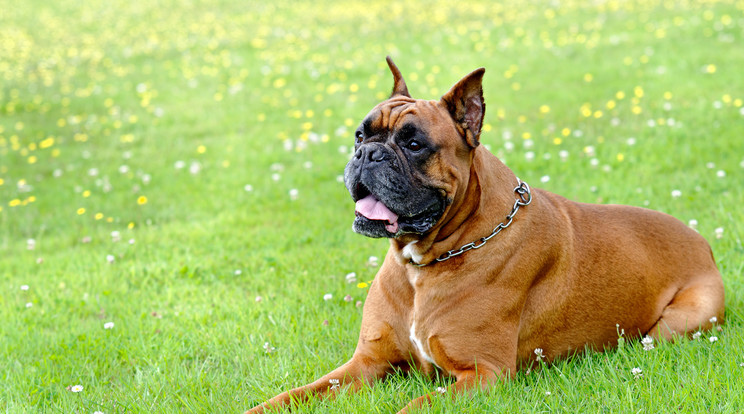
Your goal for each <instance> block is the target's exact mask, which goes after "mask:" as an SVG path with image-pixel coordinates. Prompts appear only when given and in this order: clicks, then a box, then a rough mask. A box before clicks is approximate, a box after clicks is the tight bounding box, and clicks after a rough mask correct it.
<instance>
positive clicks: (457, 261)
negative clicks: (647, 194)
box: [249, 58, 724, 413]
mask: <svg viewBox="0 0 744 414" xmlns="http://www.w3.org/2000/svg"><path fill="white" fill-rule="evenodd" d="M388 65H389V66H390V70H391V71H392V72H393V75H394V78H395V83H394V88H393V94H392V96H391V97H390V98H389V99H388V100H386V101H384V102H382V103H380V104H379V105H377V106H376V107H375V108H374V109H372V111H371V112H370V113H369V114H368V115H367V117H366V118H365V119H364V121H363V122H362V124H361V126H360V127H359V129H358V130H357V131H356V146H355V150H356V152H355V154H354V156H353V158H352V159H351V161H349V164H348V165H347V166H346V171H345V182H346V186H347V188H348V190H349V192H350V193H351V196H352V198H353V199H354V201H356V203H357V207H356V210H357V211H356V213H357V217H356V220H355V221H354V230H355V231H356V232H358V233H361V234H363V235H366V236H370V237H387V238H390V249H389V250H388V253H387V256H386V257H385V262H384V263H383V264H382V267H381V268H380V271H379V272H378V274H377V276H376V277H375V280H374V283H373V284H372V286H371V288H370V290H369V296H368V297H367V301H366V303H365V305H364V314H363V319H362V327H361V333H360V335H359V342H358V344H357V348H356V351H355V352H354V356H353V357H352V358H351V360H350V361H349V362H347V363H346V364H344V365H342V366H341V367H339V368H337V369H336V370H334V371H332V372H331V373H329V374H327V375H325V376H323V377H322V378H320V379H319V380H317V381H315V382H313V383H311V384H309V385H306V386H304V387H299V388H296V389H294V390H291V391H289V392H284V393H282V394H279V395H278V396H276V397H274V398H272V399H271V400H269V401H267V402H265V403H263V404H262V405H259V406H257V407H254V408H253V409H251V410H250V411H249V413H258V412H263V411H264V409H265V408H269V407H280V406H283V405H286V404H289V403H290V402H291V401H293V400H299V401H301V400H304V399H306V398H307V397H308V396H309V395H310V394H314V395H327V394H332V393H334V392H335V391H336V389H337V388H339V387H340V386H343V385H347V384H350V385H351V386H352V388H354V389H356V388H358V387H360V386H361V385H362V384H364V383H371V382H372V381H374V380H377V379H379V378H381V377H383V376H385V375H386V374H387V373H389V372H391V371H392V370H393V369H394V368H396V367H397V368H401V369H403V370H407V369H409V368H411V367H415V368H417V369H419V370H421V371H423V372H424V373H431V372H433V370H434V368H435V367H437V368H439V369H440V370H442V371H443V372H445V373H447V374H450V375H453V376H454V377H455V378H456V382H455V383H454V384H453V385H452V386H451V387H450V389H449V390H446V391H445V392H462V391H463V390H466V389H473V388H478V387H483V386H491V385H493V384H495V383H497V382H498V380H500V379H504V378H508V377H510V376H511V375H513V374H514V373H515V372H516V370H517V367H519V366H521V367H524V366H529V365H530V364H531V363H532V362H534V361H535V359H536V358H537V357H538V355H536V354H541V356H542V357H543V358H545V359H546V360H547V361H551V360H553V359H554V358H558V357H562V356H566V355H570V354H571V353H573V352H576V351H579V350H583V349H585V348H587V347H588V348H590V349H595V350H603V349H605V348H607V347H612V346H615V345H616V344H617V339H618V328H619V329H623V330H624V331H625V332H626V333H627V334H628V336H629V337H631V338H633V337H636V338H637V337H639V336H643V335H650V336H651V337H654V338H667V339H669V338H673V337H675V336H678V335H685V334H687V333H689V332H691V331H694V330H697V329H709V328H710V327H711V326H712V324H713V321H711V318H712V317H716V318H717V320H718V322H723V312H724V297H723V296H724V294H723V281H722V280H721V275H720V274H719V272H718V270H717V268H716V265H715V262H714V260H713V255H712V252H711V249H710V247H709V245H708V243H707V242H706V241H705V240H704V239H703V238H702V237H701V236H700V235H698V234H697V233H696V232H695V231H693V230H691V229H689V228H688V227H687V226H685V225H684V224H682V223H681V222H680V221H678V220H676V219H675V218H673V217H671V216H668V215H666V214H662V213H658V212H655V211H651V210H646V209H641V208H636V207H626V206H617V205H607V206H604V205H591V204H582V203H576V202H572V201H569V200H566V199H565V198H563V197H560V196H558V195H555V194H552V193H549V192H547V191H544V190H540V189H530V187H529V186H528V185H527V184H525V183H523V182H521V181H519V179H518V178H517V177H516V176H515V175H514V173H512V171H511V170H510V169H509V168H507V167H506V166H505V165H504V164H502V163H501V161H499V159H497V158H496V157H495V156H493V155H492V154H491V153H489V152H488V151H487V150H486V149H485V148H483V146H479V145H478V144H479V141H478V139H479V136H480V132H481V126H482V123H483V114H484V111H485V104H484V102H483V92H482V87H481V80H482V78H483V73H484V69H478V70H476V71H474V72H472V73H471V74H469V75H467V76H466V77H465V78H463V79H462V80H461V81H459V82H458V83H457V84H456V85H455V86H454V87H452V89H451V90H450V91H449V92H447V93H446V94H445V95H444V96H443V97H442V99H441V100H439V101H425V100H417V99H412V98H411V97H410V95H409V94H408V89H407V87H406V85H405V82H404V81H403V78H402V77H401V74H400V71H399V70H398V68H397V67H396V66H395V64H393V62H392V61H391V60H390V58H388ZM476 249H477V250H476ZM538 348H539V349H540V350H541V351H540V350H538V351H537V352H536V349H538ZM433 395H436V393H433V394H430V395H425V396H423V397H420V398H418V399H416V400H414V401H412V402H411V403H410V404H409V407H411V406H417V405H420V404H421V403H424V402H426V401H428V400H429V399H430V398H432V396H433ZM407 408H408V407H406V409H407ZM406 409H403V410H402V412H405V411H406Z"/></svg>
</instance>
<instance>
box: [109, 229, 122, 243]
mask: <svg viewBox="0 0 744 414" xmlns="http://www.w3.org/2000/svg"><path fill="white" fill-rule="evenodd" d="M119 240H121V233H119V232H118V231H116V230H114V231H112V232H111V241H112V242H114V243H116V242H118V241H119Z"/></svg>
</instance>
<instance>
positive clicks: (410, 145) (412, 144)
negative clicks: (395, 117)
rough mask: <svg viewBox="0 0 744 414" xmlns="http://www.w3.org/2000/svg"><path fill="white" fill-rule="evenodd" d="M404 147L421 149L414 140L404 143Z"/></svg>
mask: <svg viewBox="0 0 744 414" xmlns="http://www.w3.org/2000/svg"><path fill="white" fill-rule="evenodd" d="M406 148H408V149H409V150H411V151H419V150H420V149H421V144H420V143H419V142H418V141H415V140H414V141H411V142H409V143H408V144H406Z"/></svg>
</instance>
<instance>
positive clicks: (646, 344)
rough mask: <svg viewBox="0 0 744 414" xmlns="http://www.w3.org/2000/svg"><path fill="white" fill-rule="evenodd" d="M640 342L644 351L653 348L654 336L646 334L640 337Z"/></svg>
mask: <svg viewBox="0 0 744 414" xmlns="http://www.w3.org/2000/svg"><path fill="white" fill-rule="evenodd" d="M641 343H642V344H643V350H644V351H650V350H652V349H654V338H652V337H650V336H648V335H646V336H645V337H644V338H643V339H641Z"/></svg>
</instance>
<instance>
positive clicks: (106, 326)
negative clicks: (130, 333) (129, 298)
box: [103, 322, 114, 329]
mask: <svg viewBox="0 0 744 414" xmlns="http://www.w3.org/2000/svg"><path fill="white" fill-rule="evenodd" d="M113 327H114V323H113V322H106V323H104V324H103V329H113Z"/></svg>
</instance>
